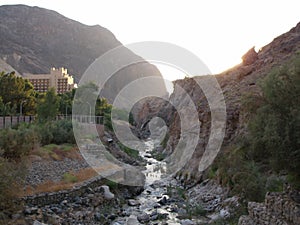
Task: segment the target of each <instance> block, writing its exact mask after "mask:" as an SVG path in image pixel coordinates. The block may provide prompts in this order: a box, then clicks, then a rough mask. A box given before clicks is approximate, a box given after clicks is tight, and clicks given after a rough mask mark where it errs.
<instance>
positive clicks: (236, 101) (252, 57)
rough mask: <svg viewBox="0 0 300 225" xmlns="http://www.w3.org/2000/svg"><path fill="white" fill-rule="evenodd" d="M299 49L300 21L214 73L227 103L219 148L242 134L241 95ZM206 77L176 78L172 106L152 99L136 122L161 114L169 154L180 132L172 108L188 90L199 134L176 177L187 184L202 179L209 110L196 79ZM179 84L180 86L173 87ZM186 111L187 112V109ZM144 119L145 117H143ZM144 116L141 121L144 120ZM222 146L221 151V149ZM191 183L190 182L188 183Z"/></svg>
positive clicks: (177, 116)
mask: <svg viewBox="0 0 300 225" xmlns="http://www.w3.org/2000/svg"><path fill="white" fill-rule="evenodd" d="M299 50H300V23H299V24H298V25H297V26H296V27H295V28H293V29H291V30H290V31H289V32H287V33H285V34H283V35H281V36H279V37H277V38H276V39H274V41H273V42H271V43H270V44H268V45H266V46H265V47H263V48H262V49H260V51H259V52H257V53H256V52H255V50H254V48H252V49H250V50H249V51H248V52H247V53H246V54H245V55H244V57H243V63H242V64H240V65H237V66H235V67H233V68H231V69H229V70H227V71H225V72H223V73H221V74H218V75H214V76H215V78H216V79H217V80H218V83H219V85H220V87H221V89H222V91H223V95H224V98H225V103H226V114H227V120H226V131H225V137H224V140H223V146H222V149H224V148H226V146H227V145H228V144H230V143H231V142H232V141H233V140H234V139H235V138H236V137H237V136H240V135H241V134H243V133H244V132H245V131H246V129H245V124H246V120H247V115H246V113H245V112H246V110H244V109H243V106H242V96H245V95H246V94H249V93H257V94H259V93H260V89H259V87H258V86H257V85H256V82H257V81H258V80H259V79H261V78H263V77H264V76H266V74H268V73H269V72H270V70H271V69H272V68H273V67H274V66H276V65H280V64H282V63H284V62H286V61H288V60H289V59H291V57H293V56H294V55H295V54H296V52H298V51H299ZM197 79H199V80H201V79H205V76H198V77H193V78H185V79H182V80H177V81H175V89H174V92H173V93H172V95H171V96H170V99H169V101H170V102H173V103H174V105H175V107H168V106H167V105H166V104H159V103H158V102H155V103H154V102H153V101H155V100H151V101H148V102H146V104H144V105H143V107H140V117H139V118H137V121H138V122H140V124H143V123H144V122H145V121H147V120H149V118H152V117H154V116H156V115H160V117H162V118H163V119H164V120H165V121H166V124H167V126H168V128H169V136H170V138H169V139H168V142H167V143H166V148H165V150H164V151H165V152H166V153H168V154H171V153H172V152H173V151H174V149H175V148H176V145H177V143H178V140H179V138H180V135H181V125H180V118H179V115H178V113H177V111H176V110H175V108H176V103H178V102H180V103H181V104H182V105H184V104H185V102H184V101H186V99H184V98H183V96H184V93H183V92H185V93H188V95H189V96H190V98H191V99H192V101H193V102H194V105H195V106H196V108H197V112H198V115H199V121H200V135H199V142H198V145H197V147H196V149H195V151H194V153H193V156H192V157H191V159H190V160H189V161H188V163H187V164H186V165H185V166H184V167H183V168H182V169H181V171H180V172H179V173H178V174H177V178H178V179H180V180H185V181H186V183H187V184H189V183H193V182H197V181H199V180H201V177H202V174H201V173H199V172H198V167H199V162H200V159H201V157H202V155H203V153H204V150H205V147H206V146H207V142H208V137H209V135H210V132H211V130H210V127H211V112H210V109H209V105H208V102H207V99H206V97H205V94H204V93H203V91H202V90H201V88H200V87H199V86H198V85H197V83H196V82H195V80H197ZM176 85H178V86H179V87H180V88H176ZM186 113H187V114H188V113H189V112H188V111H187V112H186ZM144 118H147V119H144ZM143 119H144V120H143ZM222 149H221V151H222ZM191 185H192V184H191Z"/></svg>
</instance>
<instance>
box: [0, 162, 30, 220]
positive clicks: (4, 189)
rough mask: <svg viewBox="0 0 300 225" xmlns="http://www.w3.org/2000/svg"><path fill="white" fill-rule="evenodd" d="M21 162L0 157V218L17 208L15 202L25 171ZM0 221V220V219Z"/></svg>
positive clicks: (17, 205) (18, 205)
mask: <svg viewBox="0 0 300 225" xmlns="http://www.w3.org/2000/svg"><path fill="white" fill-rule="evenodd" d="M24 167H25V166H24V164H23V163H15V162H12V161H8V160H7V159H4V158H2V157H0V212H2V213H1V214H0V220H1V219H2V220H3V219H5V217H6V216H7V215H10V214H11V213H13V212H15V211H16V210H18V209H19V207H20V204H19V203H18V204H16V202H15V201H16V200H17V198H18V197H19V196H18V194H19V193H20V191H21V186H22V182H23V181H24V178H25V173H24V171H26V170H25V169H24ZM0 223H1V221H0Z"/></svg>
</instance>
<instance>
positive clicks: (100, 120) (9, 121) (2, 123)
mask: <svg viewBox="0 0 300 225" xmlns="http://www.w3.org/2000/svg"><path fill="white" fill-rule="evenodd" d="M35 119H36V116H0V129H4V128H9V127H12V126H16V125H18V124H20V123H32V122H33V121H34V120H35ZM55 119H56V120H63V119H66V120H72V119H73V120H76V121H78V122H80V123H91V124H104V117H103V116H88V115H57V116H56V118H55Z"/></svg>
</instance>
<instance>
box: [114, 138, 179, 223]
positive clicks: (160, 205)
mask: <svg viewBox="0 0 300 225" xmlns="http://www.w3.org/2000/svg"><path fill="white" fill-rule="evenodd" d="M145 144H146V146H147V147H146V149H145V150H144V151H141V152H140V155H141V157H142V158H143V159H145V160H146V162H147V165H146V169H145V170H144V171H143V173H144V174H145V177H146V180H145V186H144V191H143V192H142V193H141V194H140V195H139V196H137V197H136V198H135V199H134V200H132V201H131V204H129V205H126V206H124V208H125V215H126V216H125V217H123V218H118V219H117V220H116V222H115V223H114V225H117V224H128V225H134V224H140V222H141V223H144V224H149V225H151V224H153V225H154V224H157V225H159V224H168V225H180V220H179V219H178V218H177V216H178V214H177V213H176V209H177V208H178V207H177V205H176V201H170V199H169V196H168V195H167V191H168V190H167V188H168V187H171V186H173V187H177V186H178V185H179V184H178V183H177V181H176V180H175V179H173V178H171V177H168V176H167V175H166V173H165V171H166V164H165V162H161V161H158V160H156V159H154V158H152V156H151V151H152V150H153V148H154V144H153V142H152V141H150V140H149V141H146V142H145ZM130 205H131V206H130ZM146 214H147V215H146Z"/></svg>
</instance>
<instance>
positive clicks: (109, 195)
mask: <svg viewBox="0 0 300 225" xmlns="http://www.w3.org/2000/svg"><path fill="white" fill-rule="evenodd" d="M101 189H102V190H103V196H104V198H105V199H107V200H111V199H113V198H114V197H115V195H114V194H113V193H111V192H110V190H109V187H108V186H107V185H102V186H101Z"/></svg>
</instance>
